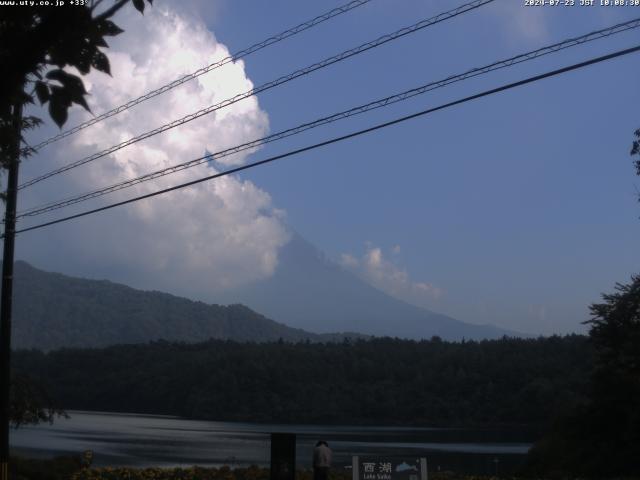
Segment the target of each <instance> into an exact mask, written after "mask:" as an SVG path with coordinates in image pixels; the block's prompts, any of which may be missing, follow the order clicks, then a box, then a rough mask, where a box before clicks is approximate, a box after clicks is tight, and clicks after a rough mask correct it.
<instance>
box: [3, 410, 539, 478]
mask: <svg viewBox="0 0 640 480" xmlns="http://www.w3.org/2000/svg"><path fill="white" fill-rule="evenodd" d="M68 413H69V415H70V416H71V418H70V419H62V418H61V419H58V420H56V421H55V423H54V424H53V425H38V426H34V427H22V428H20V429H18V430H16V431H13V432H12V433H11V448H12V451H13V452H14V453H16V454H22V455H26V456H38V457H45V456H54V455H69V454H79V453H81V452H83V451H84V450H92V451H93V452H94V461H93V463H94V465H114V466H115V465H122V466H151V465H155V466H191V465H201V466H219V465H223V464H231V465H232V466H248V465H252V464H255V465H263V466H268V465H269V456H270V436H269V434H270V433H278V432H287V433H295V434H296V438H297V444H296V448H297V450H296V452H297V464H298V466H299V467H303V468H309V467H310V463H311V455H312V451H313V445H314V444H315V442H316V441H317V440H318V439H324V440H327V441H328V443H329V445H330V446H331V448H332V450H333V453H334V464H335V465H336V468H344V467H345V466H347V465H350V464H351V457H352V455H360V456H387V457H407V458H415V457H427V460H428V462H429V469H430V470H433V469H438V468H440V469H447V470H457V471H467V472H472V473H494V472H495V471H496V470H498V471H500V472H506V471H510V470H512V469H514V468H517V466H519V465H520V464H521V463H522V461H523V459H524V454H526V452H527V450H528V449H529V447H530V445H531V440H532V438H531V436H530V434H527V433H525V432H515V431H512V430H480V429H442V428H403V427H362V426H313V425H276V424H273V425H267V424H253V423H231V422H209V421H201V420H186V419H182V418H177V417H168V416H153V415H137V414H122V413H99V412H80V411H70V412H68Z"/></svg>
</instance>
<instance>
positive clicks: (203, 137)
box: [39, 6, 288, 291]
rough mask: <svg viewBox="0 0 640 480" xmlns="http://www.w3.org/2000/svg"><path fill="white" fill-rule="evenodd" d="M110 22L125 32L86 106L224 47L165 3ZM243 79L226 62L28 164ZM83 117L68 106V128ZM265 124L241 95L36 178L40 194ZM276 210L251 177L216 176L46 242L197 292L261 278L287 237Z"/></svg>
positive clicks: (61, 160) (262, 130)
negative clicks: (49, 176) (70, 113)
mask: <svg viewBox="0 0 640 480" xmlns="http://www.w3.org/2000/svg"><path fill="white" fill-rule="evenodd" d="M130 10H132V9H130ZM118 24H119V25H121V26H122V28H124V29H125V33H123V34H121V35H120V36H119V37H116V38H115V39H114V40H113V41H112V45H111V48H110V49H109V50H108V52H107V53H108V56H109V58H110V61H111V71H112V75H113V76H112V77H109V76H107V75H104V74H102V73H99V72H96V73H92V74H91V75H89V76H88V77H86V78H85V84H86V86H87V89H88V91H89V93H90V99H89V100H90V101H89V103H90V106H91V108H92V110H93V111H94V112H97V113H101V112H103V111H105V110H108V109H110V108H113V106H116V105H120V104H122V103H124V102H126V101H127V100H129V99H131V98H134V97H137V96H139V95H141V94H144V93H145V92H147V91H149V90H151V89H154V88H157V87H159V86H161V85H163V84H166V83H168V82H170V81H172V80H174V79H175V78H177V77H179V76H181V75H184V74H187V73H190V72H193V71H195V70H197V69H199V68H200V67H202V66H204V65H208V64H210V63H212V62H214V61H216V60H219V59H221V58H223V57H226V56H227V55H229V51H228V49H227V48H226V47H225V46H224V45H222V44H221V43H219V42H218V41H217V40H216V38H215V37H214V35H213V34H212V33H211V32H210V31H209V30H207V27H206V26H205V25H204V24H202V23H200V22H199V21H197V20H193V19H191V18H189V17H186V16H182V15H181V14H179V13H176V12H174V11H171V10H170V9H168V8H167V7H166V6H164V7H163V6H157V7H156V6H154V7H153V8H150V9H147V10H146V11H145V15H144V17H142V16H141V15H139V14H137V12H133V11H131V12H127V14H126V15H123V16H122V17H120V18H119V19H118ZM252 87H253V85H252V82H251V81H250V80H249V79H248V78H247V76H246V73H245V70H244V63H243V62H241V61H239V62H236V63H232V64H227V65H225V66H223V67H221V68H219V69H216V70H214V71H213V72H210V73H208V74H205V75H203V76H201V77H199V78H198V79H196V80H193V81H190V82H188V83H186V84H184V85H182V86H180V87H178V88H175V89H173V90H171V91H170V92H168V93H165V94H163V95H161V96H159V97H156V98H154V99H152V100H150V101H147V102H145V103H143V104H141V105H139V106H137V107H134V108H132V109H131V110H128V111H126V112H124V113H122V114H120V115H117V116H115V117H113V118H111V119H108V120H106V121H103V122H101V123H99V124H96V125H94V126H92V127H90V128H87V129H85V130H83V131H82V132H81V133H79V134H76V135H74V136H72V137H70V139H68V140H65V141H61V142H59V143H58V144H55V146H54V147H50V148H49V150H48V154H49V155H48V156H47V158H46V160H45V159H42V160H39V161H42V162H43V163H44V162H45V161H46V166H47V167H48V168H47V169H51V168H52V167H53V166H54V164H52V160H53V162H55V165H62V164H65V163H68V162H70V161H73V160H76V159H78V158H81V157H83V156H84V155H87V154H91V153H93V152H95V151H98V150H101V149H104V148H107V147H109V146H111V145H114V144H117V143H119V142H121V141H123V140H126V139H128V138H131V137H133V136H135V135H137V134H140V133H142V132H146V131H149V130H152V129H154V128H156V127H158V126H160V125H162V124H164V123H168V122H170V121H172V120H174V119H176V118H179V117H182V116H184V115H186V114H189V113H192V112H195V111H197V110H199V109H201V108H203V107H205V106H209V105H211V104H214V103H217V102H219V101H221V100H224V99H227V98H229V97H232V96H234V95H236V94H238V93H241V92H244V91H246V90H249V89H251V88H252ZM88 116H89V114H87V113H79V112H76V113H75V116H74V117H72V118H71V120H70V121H69V126H73V125H74V124H76V123H77V122H78V121H81V120H83V119H85V118H88ZM268 123H269V122H268V117H267V114H266V113H265V112H264V111H262V110H261V109H260V106H259V104H258V101H257V99H256V98H248V99H245V100H242V101H240V102H238V103H236V104H234V105H232V106H230V107H227V108H225V109H222V110H220V111H218V112H214V113H212V114H209V115H206V116H204V117H202V118H200V119H198V120H195V121H192V122H190V123H188V124H186V125H184V126H180V127H177V128H174V129H173V130H170V131H168V132H166V133H164V134H161V135H157V136H155V137H152V138H150V139H148V140H144V141H141V142H139V143H137V144H134V145H132V146H129V147H126V148H124V149H122V150H120V151H118V152H115V153H114V154H112V155H110V156H108V157H105V158H101V159H99V160H97V161H95V162H93V163H91V164H89V165H85V166H83V167H80V168H77V169H75V170H73V171H71V172H68V173H67V174H65V175H64V178H63V176H60V177H57V178H56V180H55V182H54V181H53V180H51V181H50V182H47V183H50V185H49V184H47V185H44V184H43V186H39V188H41V195H42V197H44V195H43V194H45V193H46V194H47V195H46V196H47V197H49V198H52V197H53V198H56V197H60V192H61V191H62V190H64V191H65V194H68V192H82V191H86V190H90V189H92V188H96V187H101V186H104V185H109V184H111V183H113V182H116V181H119V180H122V179H126V178H131V177H135V176H138V175H141V174H144V173H147V172H150V171H153V170H157V169H160V168H163V167H167V166H170V165H173V164H176V163H179V162H182V161H185V160H188V159H192V158H195V157H199V156H202V155H203V154H205V152H207V151H208V152H216V151H219V150H221V149H223V148H225V147H229V146H233V145H236V144H239V143H242V142H246V141H248V140H252V139H254V138H258V137H261V136H263V135H265V134H266V133H267V131H268ZM247 154H248V152H245V153H243V154H238V155H235V156H233V157H228V158H222V159H219V160H218V161H216V162H215V164H214V163H209V164H204V165H201V166H198V167H195V168H192V169H188V170H185V171H182V172H179V173H176V174H173V175H170V176H167V177H164V178H162V179H159V180H156V181H154V182H148V183H144V184H141V185H138V186H136V187H134V188H129V189H126V190H123V191H120V192H118V193H117V194H115V195H110V196H109V197H108V199H109V200H111V201H113V200H120V199H125V198H129V197H131V196H133V195H139V194H144V193H147V192H151V191H155V190H157V189H159V188H161V187H165V186H169V185H175V184H177V183H181V182H184V181H188V180H190V179H195V178H198V177H201V176H205V175H210V174H212V173H214V172H215V171H216V168H223V167H224V166H229V165H238V164H242V163H243V162H245V161H246V156H247ZM61 185H62V187H61ZM282 216H283V213H282V212H281V211H278V210H277V209H275V208H274V207H273V205H272V201H271V198H270V196H269V194H268V193H267V192H265V191H263V190H261V189H259V188H258V187H257V186H255V185H254V184H253V183H251V182H250V181H246V180H241V179H239V178H237V177H224V178H221V179H218V180H215V181H213V182H206V183H202V184H199V185H196V186H193V187H190V188H188V189H183V190H179V191H176V192H172V193H170V194H165V195H163V196H158V197H155V198H153V199H150V200H145V201H142V202H138V203H136V204H133V205H129V206H127V207H124V208H120V209H118V210H116V211H113V213H109V214H106V215H98V216H95V217H91V218H87V219H86V220H85V219H83V220H81V221H78V222H74V224H73V225H71V224H65V225H66V227H65V229H64V231H63V229H62V227H60V228H58V229H56V230H55V232H54V234H53V235H54V236H53V237H52V241H54V242H55V241H57V242H59V243H60V245H58V246H57V247H55V248H56V249H57V251H59V252H66V254H67V255H68V256H69V258H70V261H71V262H92V261H93V262H96V263H101V264H103V266H104V265H107V264H108V265H109V266H110V267H109V269H110V270H111V271H116V270H119V271H127V272H129V273H128V274H131V275H133V276H135V277H140V276H147V277H148V278H149V277H150V278H151V279H153V280H152V281H151V284H150V285H151V286H154V287H158V288H170V289H172V290H176V289H175V288H173V287H175V286H181V285H182V286H184V282H189V283H192V282H194V283H195V282H198V285H199V287H200V289H201V291H206V290H210V289H216V288H220V287H229V286H234V285H238V284H242V283H245V282H248V281H252V280H256V279H259V278H264V277H266V276H269V275H271V274H272V273H273V271H274V269H275V267H276V265H277V254H278V249H279V248H280V247H281V246H283V245H284V244H285V243H286V242H287V241H288V233H287V230H286V228H285V226H284V224H283V221H282ZM98 217H100V218H98ZM46 248H49V249H52V248H54V247H51V246H49V247H46ZM77 269H79V267H78V268H76V270H77ZM121 269H124V270H121ZM102 270H104V268H103V269H102ZM98 271H100V268H98ZM143 272H144V273H143ZM119 279H121V280H122V279H123V278H119ZM125 280H126V279H125ZM134 283H140V281H138V282H134ZM180 290H184V289H183V288H178V291H180Z"/></svg>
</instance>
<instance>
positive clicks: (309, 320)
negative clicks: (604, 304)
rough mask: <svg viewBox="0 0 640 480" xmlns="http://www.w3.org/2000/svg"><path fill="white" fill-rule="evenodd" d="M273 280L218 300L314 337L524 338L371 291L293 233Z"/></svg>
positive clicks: (369, 287) (378, 291) (229, 293)
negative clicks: (345, 334)
mask: <svg viewBox="0 0 640 480" xmlns="http://www.w3.org/2000/svg"><path fill="white" fill-rule="evenodd" d="M278 262H279V263H278V267H277V269H276V272H275V274H274V275H273V276H271V277H270V278H268V279H266V280H262V281H259V282H256V283H253V284H251V285H249V286H245V287H242V288H239V289H236V290H234V291H230V292H226V293H224V294H221V295H219V296H217V297H216V301H219V302H221V303H243V304H245V305H249V306H250V307H251V308H253V309H255V310H257V311H259V312H262V313H263V314H265V315H267V316H268V317H270V318H273V319H276V320H277V321H279V322H282V323H285V324H286V325H290V326H292V327H296V328H302V329H305V330H309V331H312V332H320V333H322V332H332V331H353V332H362V333H365V334H367V335H375V336H392V337H400V338H412V339H420V338H431V337H432V336H433V335H437V336H440V337H441V338H443V339H446V340H461V339H462V338H466V339H491V338H500V337H502V336H503V335H508V336H520V337H522V336H525V335H522V334H518V333H516V332H512V331H508V330H504V329H500V328H498V327H495V326H492V325H473V324H469V323H464V322H461V321H459V320H456V319H454V318H451V317H448V316H446V315H441V314H439V313H434V312H431V311H429V310H426V309H424V308H420V307H416V306H414V305H410V304H408V303H406V302H403V301H401V300H398V299H396V298H393V297H391V296H390V295H387V294H386V293H384V292H382V291H380V290H378V289H376V288H374V287H372V286H371V285H369V284H368V283H366V282H364V281H363V280H361V279H360V278H359V277H357V276H356V275H354V274H353V273H351V272H349V271H347V270H345V269H343V268H342V267H340V266H339V265H337V264H336V263H334V262H332V261H331V260H329V259H327V258H326V256H324V255H323V254H322V252H320V251H319V250H318V249H316V248H315V247H314V246H312V245H311V244H309V243H308V242H307V241H305V240H304V239H303V238H302V237H301V236H299V235H297V234H294V235H293V238H292V240H291V241H290V242H289V243H288V244H287V245H286V246H285V247H284V248H282V250H281V251H280V255H279V258H278Z"/></svg>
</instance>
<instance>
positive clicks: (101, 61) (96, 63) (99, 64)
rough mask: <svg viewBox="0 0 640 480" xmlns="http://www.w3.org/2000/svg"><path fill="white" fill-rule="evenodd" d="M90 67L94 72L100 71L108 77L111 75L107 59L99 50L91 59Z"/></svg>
mask: <svg viewBox="0 0 640 480" xmlns="http://www.w3.org/2000/svg"><path fill="white" fill-rule="evenodd" d="M91 66H92V67H93V68H95V69H96V70H100V71H101V72H104V73H106V74H108V75H111V67H110V66H109V59H108V58H107V56H106V55H105V54H104V53H102V52H101V51H100V50H96V51H95V53H94V54H93V58H92V59H91Z"/></svg>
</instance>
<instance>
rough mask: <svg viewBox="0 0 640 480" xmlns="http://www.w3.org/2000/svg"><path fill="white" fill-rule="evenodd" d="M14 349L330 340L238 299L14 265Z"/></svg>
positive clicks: (339, 336) (333, 335)
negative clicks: (193, 296)
mask: <svg viewBox="0 0 640 480" xmlns="http://www.w3.org/2000/svg"><path fill="white" fill-rule="evenodd" d="M14 278H15V280H14V299H13V322H12V324H13V325H12V328H13V335H12V346H13V348H16V349H17V348H37V349H42V350H52V349H56V348H60V347H101V346H107V345H113V344H122V343H146V342H149V341H151V340H159V339H164V340H175V341H184V342H190V343H191V342H200V341H204V340H208V339H210V338H215V339H230V340H237V341H258V342H262V341H270V340H271V341H276V340H279V339H280V338H282V339H283V340H286V341H302V340H306V339H309V340H311V341H329V340H341V339H342V338H344V336H342V335H339V334H332V335H317V334H313V333H309V332H305V331H303V330H300V329H296V328H290V327H287V326H286V325H283V324H281V323H277V322H274V321H273V320H270V319H268V318H266V317H264V316H262V315H260V314H259V313H256V312H254V311H253V310H251V309H249V308H247V307H245V306H243V305H229V306H221V305H207V304H205V303H202V302H194V301H192V300H188V299H186V298H181V297H176V296H173V295H169V294H167V293H161V292H155V291H153V292H146V291H141V290H135V289H133V288H130V287H127V286H125V285H120V284H116V283H112V282H109V281H105V280H87V279H82V278H74V277H69V276H66V275H62V274H59V273H49V272H44V271H42V270H38V269H36V268H34V267H32V266H31V265H29V264H28V263H26V262H22V261H18V262H16V263H15V267H14Z"/></svg>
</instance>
